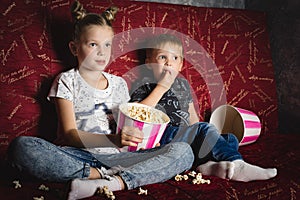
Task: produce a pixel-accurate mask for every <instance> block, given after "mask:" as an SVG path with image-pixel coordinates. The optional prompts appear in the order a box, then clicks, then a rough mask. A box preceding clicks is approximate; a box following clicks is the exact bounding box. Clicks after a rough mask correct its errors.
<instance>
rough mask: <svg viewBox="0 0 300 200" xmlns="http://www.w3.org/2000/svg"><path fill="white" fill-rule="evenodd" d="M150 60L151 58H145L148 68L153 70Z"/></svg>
mask: <svg viewBox="0 0 300 200" xmlns="http://www.w3.org/2000/svg"><path fill="white" fill-rule="evenodd" d="M149 62H150V60H149V58H146V59H145V64H146V67H147V69H150V70H151V69H152V68H151V65H150V64H149Z"/></svg>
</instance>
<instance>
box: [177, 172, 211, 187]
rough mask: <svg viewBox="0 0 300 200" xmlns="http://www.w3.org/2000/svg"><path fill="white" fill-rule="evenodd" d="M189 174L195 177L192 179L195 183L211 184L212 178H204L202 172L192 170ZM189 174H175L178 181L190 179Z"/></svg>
mask: <svg viewBox="0 0 300 200" xmlns="http://www.w3.org/2000/svg"><path fill="white" fill-rule="evenodd" d="M188 175H189V176H191V177H195V178H194V179H193V180H192V183H193V184H204V183H207V184H210V180H208V179H203V178H202V174H201V173H198V174H197V173H196V172H194V171H192V172H190V173H188ZM188 175H186V174H185V175H180V174H177V175H176V176H175V180H176V181H182V180H188V179H189V177H188Z"/></svg>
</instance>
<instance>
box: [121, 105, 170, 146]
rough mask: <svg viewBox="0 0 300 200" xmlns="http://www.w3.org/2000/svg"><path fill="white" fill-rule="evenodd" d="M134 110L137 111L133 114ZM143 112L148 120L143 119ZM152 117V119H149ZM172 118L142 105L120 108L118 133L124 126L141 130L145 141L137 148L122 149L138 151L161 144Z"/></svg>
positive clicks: (122, 106)
mask: <svg viewBox="0 0 300 200" xmlns="http://www.w3.org/2000/svg"><path fill="white" fill-rule="evenodd" d="M132 110H135V111H137V112H136V113H133V112H132ZM141 112H144V114H148V119H143V117H142V116H141V114H142V113H141ZM149 116H150V117H149ZM169 122H170V118H169V117H168V115H166V114H165V113H164V112H162V111H160V110H157V109H155V108H153V107H150V106H147V105H143V104H140V103H125V104H121V105H120V106H119V116H118V122H117V127H118V133H119V132H120V130H121V129H122V128H123V127H124V126H133V127H137V128H139V129H140V130H141V131H142V132H143V133H144V139H143V141H142V142H141V143H138V145H137V146H136V147H133V146H128V147H124V148H122V150H125V151H136V150H139V149H140V148H144V149H150V148H153V147H155V145H156V144H157V143H159V141H160V139H161V137H162V135H163V133H164V131H165V129H166V127H167V124H168V123H169Z"/></svg>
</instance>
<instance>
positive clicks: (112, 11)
mask: <svg viewBox="0 0 300 200" xmlns="http://www.w3.org/2000/svg"><path fill="white" fill-rule="evenodd" d="M118 10H119V9H118V7H116V6H111V7H109V8H108V9H106V10H105V11H104V12H103V13H102V16H103V17H104V18H105V19H106V20H107V21H108V22H109V23H110V24H111V23H112V22H113V21H114V20H115V17H116V14H117V12H118Z"/></svg>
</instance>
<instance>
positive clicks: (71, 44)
mask: <svg viewBox="0 0 300 200" xmlns="http://www.w3.org/2000/svg"><path fill="white" fill-rule="evenodd" d="M69 49H70V51H71V53H72V54H73V55H74V56H77V47H76V45H75V42H74V41H71V42H69Z"/></svg>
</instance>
